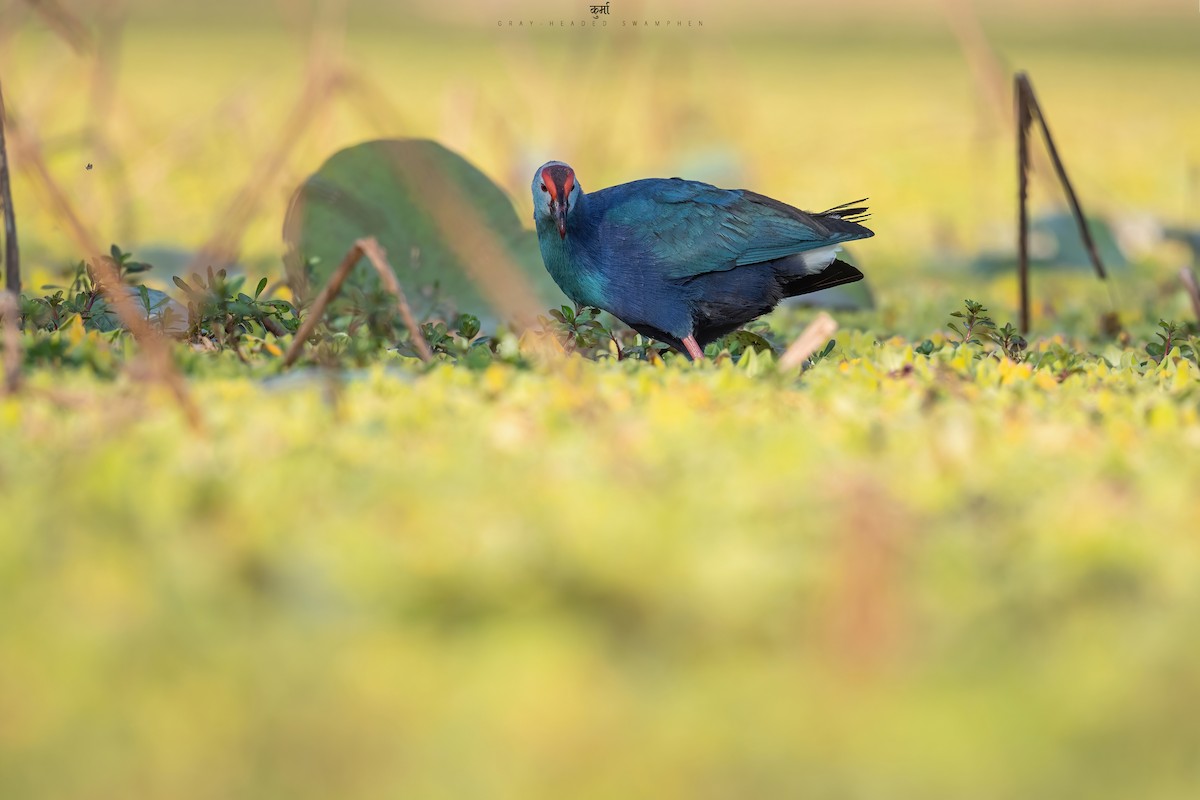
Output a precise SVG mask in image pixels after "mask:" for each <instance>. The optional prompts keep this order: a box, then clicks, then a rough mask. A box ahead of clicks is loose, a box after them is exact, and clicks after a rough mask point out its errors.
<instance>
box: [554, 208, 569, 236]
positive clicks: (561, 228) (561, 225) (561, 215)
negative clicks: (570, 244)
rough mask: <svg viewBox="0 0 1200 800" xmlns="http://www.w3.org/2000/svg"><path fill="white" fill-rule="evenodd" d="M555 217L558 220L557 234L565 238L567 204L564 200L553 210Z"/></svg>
mask: <svg viewBox="0 0 1200 800" xmlns="http://www.w3.org/2000/svg"><path fill="white" fill-rule="evenodd" d="M555 218H556V219H557V220H558V235H559V237H560V238H562V239H565V238H567V204H566V201H564V202H561V203H559V204H558V208H557V210H556V211H555Z"/></svg>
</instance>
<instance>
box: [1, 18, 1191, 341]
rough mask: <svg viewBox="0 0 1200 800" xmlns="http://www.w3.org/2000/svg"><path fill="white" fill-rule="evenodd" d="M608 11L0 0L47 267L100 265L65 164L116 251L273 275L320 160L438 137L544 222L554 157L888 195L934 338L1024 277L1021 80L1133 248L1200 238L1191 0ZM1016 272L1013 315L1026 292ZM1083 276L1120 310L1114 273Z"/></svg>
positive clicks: (10, 88) (792, 187) (583, 174)
mask: <svg viewBox="0 0 1200 800" xmlns="http://www.w3.org/2000/svg"><path fill="white" fill-rule="evenodd" d="M589 10H590V9H589V7H585V5H584V4H579V5H577V6H576V5H570V6H568V5H564V4H563V3H562V2H558V1H557V0H556V1H555V2H553V3H551V2H518V1H517V0H513V1H512V2H508V1H506V0H491V1H490V2H485V3H477V2H472V3H465V2H413V1H412V0H408V1H407V2H400V3H397V2H383V1H380V2H374V1H372V0H331V1H330V2H303V0H274V2H264V3H258V4H246V3H233V2H223V1H221V0H218V1H217V2H205V3H200V2H175V3H170V4H164V3H156V2H149V1H146V2H138V1H137V0H104V1H101V0H92V1H91V2H80V1H79V0H76V1H75V2H72V1H71V0H39V1H38V2H14V0H5V2H4V3H3V4H0V70H2V74H3V79H4V91H5V96H6V101H7V104H8V112H9V115H10V117H11V120H10V123H11V124H13V125H14V126H15V127H16V128H17V130H18V131H19V133H18V135H17V136H16V137H15V139H16V141H15V143H14V145H13V146H12V149H13V150H14V153H13V161H14V162H15V166H16V168H17V183H16V203H17V205H18V208H19V210H20V216H21V230H22V234H23V244H24V247H25V252H26V259H27V260H26V264H27V267H26V271H27V272H28V271H29V270H31V269H32V270H48V271H53V270H56V269H62V267H63V266H64V265H65V264H67V263H70V262H72V261H73V260H75V259H77V258H78V257H79V255H80V254H79V247H78V245H77V244H76V243H75V242H74V241H72V239H71V237H70V236H64V235H63V234H64V230H63V228H62V221H61V219H60V218H59V214H58V209H57V207H56V205H55V201H54V198H53V197H52V196H49V195H48V193H47V190H46V188H45V183H44V181H43V179H42V178H43V177H47V176H49V177H52V178H53V180H54V181H56V182H58V183H59V184H60V185H61V189H62V192H63V193H64V194H65V195H66V196H67V197H68V198H69V200H70V202H71V203H72V204H73V205H74V206H75V208H76V211H77V212H78V216H79V217H80V218H81V219H84V220H86V221H87V225H88V227H89V228H90V233H91V234H93V235H94V236H95V237H96V238H97V240H98V241H100V242H101V243H103V244H107V243H108V242H117V243H119V244H120V245H121V246H122V247H124V248H125V249H126V250H127V251H129V250H132V251H133V252H135V253H137V254H139V255H141V256H143V257H147V258H148V259H149V260H154V259H155V258H156V257H157V259H158V260H160V261H164V260H165V261H167V262H169V261H171V259H172V258H174V259H175V260H177V261H181V262H184V261H188V260H190V256H192V255H194V254H195V253H196V252H198V251H204V252H206V253H210V254H211V253H216V254H219V255H220V256H222V257H227V258H228V259H229V260H237V261H239V262H240V263H241V264H243V265H244V266H245V268H246V269H247V270H248V271H249V272H251V273H252V274H275V273H277V272H278V271H279V265H280V258H281V255H282V251H283V245H282V243H281V238H280V229H281V225H282V220H283V216H284V212H285V210H286V208H287V201H288V198H289V196H290V195H291V193H292V191H293V190H294V189H295V187H296V186H297V185H299V184H300V183H301V182H302V181H303V180H304V178H305V177H306V176H307V175H309V174H310V173H312V172H313V171H315V170H316V169H317V168H318V167H319V166H320V165H321V163H322V162H323V161H324V160H325V159H326V158H328V157H329V156H330V155H331V154H333V153H334V152H335V151H337V150H339V149H340V148H342V147H345V146H348V145H352V144H355V143H358V142H361V141H363V140H367V139H372V138H392V137H429V138H433V139H436V140H437V141H439V142H440V143H442V144H443V145H445V146H447V147H449V148H450V149H451V150H454V151H456V152H457V153H459V154H461V155H462V156H463V157H465V158H466V159H467V160H468V161H470V162H472V163H473V164H475V165H477V166H478V167H479V168H480V169H482V170H483V171H484V172H485V173H486V174H487V175H488V176H489V177H490V178H492V179H493V180H494V181H496V182H497V183H498V184H499V185H500V186H501V187H502V188H503V189H504V190H505V191H506V192H508V194H509V195H510V196H511V198H512V200H513V202H514V203H515V205H516V207H517V210H518V213H519V215H520V217H521V219H522V220H528V216H529V213H530V208H531V206H530V200H529V197H528V196H527V195H528V181H529V175H530V174H532V169H533V168H534V167H535V166H537V165H538V164H541V163H542V162H544V161H546V160H548V159H550V158H558V159H562V160H565V161H568V162H570V163H571V164H572V165H573V166H575V168H576V170H577V172H578V174H579V176H580V180H581V182H582V183H583V185H584V187H585V188H587V189H597V188H601V187H604V186H608V185H611V184H614V183H619V182H624V181H627V180H633V179H636V178H640V177H648V176H672V175H679V176H683V177H688V178H694V179H700V180H706V181H710V182H714V183H717V184H721V185H726V186H744V187H749V188H753V189H755V190H757V191H760V192H763V193H766V194H768V195H772V196H775V197H779V198H781V199H784V200H786V201H788V202H791V203H793V204H795V205H798V206H800V207H802V208H808V209H812V210H820V209H823V208H827V207H830V206H833V205H836V204H838V203H841V202H844V201H847V200H853V199H856V198H859V197H864V196H866V197H869V198H870V205H871V208H872V211H873V213H874V218H873V222H872V225H873V227H874V228H875V230H876V231H877V233H878V236H877V237H876V239H874V240H872V241H871V242H870V243H868V244H865V245H862V246H861V247H860V248H859V250H860V253H859V254H857V255H858V256H859V258H860V260H862V261H863V262H864V263H865V264H866V266H867V268H868V274H869V276H870V278H871V280H872V281H873V287H874V288H876V289H877V290H881V292H882V294H881V297H882V302H883V305H884V307H885V310H887V309H888V308H889V307H890V308H891V309H892V312H893V313H892V314H891V316H890V317H889V319H890V321H891V322H892V323H893V324H895V325H897V326H899V327H900V328H901V329H906V327H916V328H919V327H920V326H921V325H924V324H926V323H927V320H925V319H924V318H923V317H922V316H920V307H919V304H916V305H914V304H913V303H912V302H911V301H912V294H913V293H914V291H915V290H917V289H918V288H920V287H922V286H924V287H926V289H927V290H928V293H933V294H934V295H937V294H939V292H940V291H942V290H945V292H947V293H948V295H949V296H961V295H962V294H963V293H964V292H968V290H970V288H971V287H972V286H976V285H978V276H976V275H972V274H970V270H969V269H967V267H968V266H969V265H972V264H974V265H975V266H976V267H979V266H980V264H982V265H983V266H984V267H986V266H987V264H988V263H992V264H993V265H994V264H995V263H999V264H1002V265H1005V264H1011V258H1012V256H1011V253H1012V250H1013V247H1014V245H1013V240H1014V234H1013V227H1014V218H1015V183H1016V179H1015V172H1016V170H1015V164H1014V149H1015V145H1014V138H1013V137H1014V134H1013V125H1012V116H1013V113H1012V101H1011V76H1012V72H1013V71H1014V70H1015V69H1025V70H1028V71H1029V72H1030V74H1031V76H1032V77H1033V80H1034V84H1035V86H1036V88H1037V90H1038V92H1039V95H1040V97H1041V101H1042V105H1043V107H1044V109H1045V111H1046V115H1047V117H1048V119H1049V121H1050V123H1051V125H1052V129H1053V130H1054V132H1055V134H1056V136H1057V138H1058V140H1059V143H1060V145H1061V148H1062V151H1063V156H1064V160H1065V162H1066V166H1067V168H1068V170H1069V171H1070V172H1071V173H1072V175H1073V177H1074V181H1075V184H1076V188H1077V190H1078V192H1079V195H1080V197H1081V199H1082V200H1083V202H1084V204H1085V209H1086V210H1087V212H1088V213H1089V215H1092V216H1094V217H1097V218H1101V219H1103V220H1104V221H1105V224H1106V225H1110V226H1111V231H1108V230H1106V231H1105V235H1106V236H1107V235H1108V234H1109V233H1111V236H1112V238H1113V239H1115V240H1116V245H1117V246H1118V247H1119V252H1120V258H1122V259H1129V260H1133V261H1138V260H1142V261H1145V260H1146V259H1147V258H1151V259H1152V263H1153V264H1158V265H1161V266H1162V267H1163V273H1162V274H1164V275H1170V274H1173V269H1177V268H1178V266H1179V265H1180V264H1183V263H1187V261H1188V260H1189V259H1190V258H1191V255H1190V253H1189V251H1188V250H1187V249H1186V248H1185V247H1182V246H1179V247H1177V248H1176V249H1171V247H1172V245H1170V243H1168V244H1167V245H1166V247H1167V249H1166V250H1165V251H1164V250H1159V249H1157V248H1158V246H1159V245H1160V244H1161V243H1162V242H1163V241H1164V237H1163V232H1164V230H1167V229H1171V228H1176V227H1182V228H1184V229H1188V228H1190V227H1195V226H1198V225H1200V220H1198V219H1197V215H1198V213H1200V212H1198V210H1197V202H1198V200H1197V198H1198V197H1200V138H1198V137H1196V135H1195V132H1196V131H1197V130H1200V106H1198V105H1197V104H1195V103H1191V102H1189V101H1188V100H1187V99H1186V98H1190V97H1191V96H1192V95H1193V94H1194V93H1195V91H1196V90H1197V87H1198V85H1200V60H1198V59H1197V58H1196V56H1195V53H1196V47H1197V41H1198V39H1197V37H1198V36H1200V12H1198V11H1197V9H1196V8H1194V7H1192V6H1191V5H1189V4H1187V3H1183V2H1174V1H1173V0H1149V1H1148V2H1144V3H1138V4H1137V5H1136V6H1132V5H1129V4H1127V3H1120V2H1116V1H1115V0H1112V1H1107V2H1075V0H1068V1H1067V2H1062V3H1055V4H1053V6H1051V7H1042V6H1040V5H1039V4H1037V3H1034V2H1016V3H1013V2H990V1H984V2H968V0H938V1H934V0H923V1H909V2H899V3H893V2H889V3H884V2H858V3H843V4H824V3H791V4H775V3H770V2H766V1H765V0H763V1H761V2H760V1H758V0H749V1H748V2H742V3H737V4H727V3H715V2H707V1H706V0H695V2H658V3H651V2H642V1H641V0H620V2H617V3H615V4H610V6H609V14H608V15H607V16H598V17H597V18H596V19H593V15H592V14H590V13H588V12H589ZM530 23H532V25H530ZM605 23H607V24H606V25H605ZM635 23H637V24H638V25H637V27H634V26H635ZM1035 149H1040V142H1037V143H1036V147H1035ZM1039 158H1040V159H1041V161H1040V162H1038V163H1035V171H1036V172H1038V173H1040V174H1039V175H1037V176H1035V178H1034V183H1033V188H1032V197H1033V203H1034V209H1035V211H1041V212H1043V213H1047V214H1054V213H1056V209H1062V208H1064V207H1063V206H1062V201H1061V197H1062V195H1061V190H1060V189H1059V187H1058V186H1057V184H1055V183H1054V182H1053V180H1052V179H1051V178H1050V176H1049V171H1048V170H1046V169H1044V167H1045V165H1046V164H1047V162H1046V161H1045V159H1044V157H1042V156H1040V154H1039ZM39 161H40V162H42V163H41V164H37V162H39ZM35 164H36V166H35ZM43 165H44V168H45V169H44V174H43V175H42V176H40V177H39V175H38V170H39V169H41V168H42V166H43ZM88 165H91V168H88ZM1038 167H1043V168H1042V169H1038ZM527 224H528V223H527ZM1168 238H1169V237H1168ZM989 258H990V259H991V261H990V262H989ZM1168 267H1170V269H1168ZM36 274H40V273H36ZM1005 274H1007V270H1005ZM1151 274H1153V271H1151ZM157 277H158V278H159V279H161V280H163V281H164V284H166V283H167V280H166V279H167V275H166V274H165V273H162V274H159V275H158V276H157ZM1118 281H1120V274H1119V273H1118ZM32 283H33V284H34V285H36V284H37V279H36V278H35V279H34V280H33V281H32ZM1010 289H1011V286H1010V285H1009V284H1008V283H1006V284H1004V285H1003V287H1001V289H999V290H998V291H997V295H998V296H997V297H995V298H992V300H993V302H994V303H998V302H1012V301H1014V300H1015V297H1014V292H1013V291H1011V290H1010ZM1073 291H1075V290H1072V292H1073ZM1077 291H1079V292H1082V293H1083V294H1085V295H1086V294H1088V293H1095V298H1094V299H1098V300H1099V301H1101V302H1107V296H1106V295H1105V294H1104V291H1103V290H1102V289H1100V288H1099V287H1098V286H1096V284H1095V283H1094V282H1083V283H1080V284H1079V286H1078V287H1077ZM1072 292H1068V293H1072ZM976 293H979V292H978V290H976ZM1181 302H1182V301H1181ZM1181 308H1182V307H1181ZM906 322H909V323H911V324H910V325H908V326H906V325H905V323H906ZM911 333H912V334H913V335H917V334H918V333H920V331H918V330H913V331H911Z"/></svg>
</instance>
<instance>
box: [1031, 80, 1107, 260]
mask: <svg viewBox="0 0 1200 800" xmlns="http://www.w3.org/2000/svg"><path fill="white" fill-rule="evenodd" d="M1017 82H1018V83H1020V84H1021V85H1022V86H1023V88H1024V91H1025V96H1026V102H1027V103H1028V105H1029V111H1030V113H1031V114H1032V115H1034V116H1036V117H1037V120H1038V123H1039V125H1040V127H1041V129H1042V139H1043V140H1045V142H1046V150H1047V151H1049V153H1050V160H1051V161H1052V162H1053V163H1054V171H1055V172H1056V173H1058V180H1059V183H1061V184H1062V187H1063V191H1064V192H1065V193H1066V195H1067V202H1068V203H1070V205H1071V213H1072V214H1074V215H1075V224H1076V225H1078V226H1079V236H1080V238H1082V239H1083V244H1084V246H1085V247H1086V248H1087V251H1088V255H1089V256H1090V257H1091V259H1092V266H1094V267H1095V268H1096V275H1097V276H1098V277H1099V278H1100V279H1101V280H1104V279H1106V278H1107V277H1108V274H1107V273H1106V272H1105V271H1104V264H1103V263H1101V261H1100V253H1099V252H1097V250H1096V242H1095V241H1094V240H1093V239H1092V231H1091V229H1090V228H1088V224H1087V220H1086V219H1084V216H1083V209H1082V208H1080V206H1079V198H1078V197H1076V196H1075V187H1073V186H1072V185H1071V179H1070V178H1068V177H1067V168H1066V167H1064V166H1063V163H1062V159H1061V158H1060V157H1059V155H1058V147H1057V146H1055V144H1054V137H1053V136H1051V135H1050V126H1049V124H1048V123H1047V122H1046V115H1045V114H1044V113H1043V112H1042V106H1041V104H1040V103H1039V102H1038V99H1037V94H1036V93H1035V92H1034V91H1033V84H1032V83H1030V81H1029V76H1028V75H1027V74H1026V73H1024V72H1018V73H1017Z"/></svg>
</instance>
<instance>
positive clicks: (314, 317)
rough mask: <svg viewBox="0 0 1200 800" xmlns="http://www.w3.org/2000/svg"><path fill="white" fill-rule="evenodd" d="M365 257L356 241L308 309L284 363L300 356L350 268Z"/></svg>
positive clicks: (348, 273)
mask: <svg viewBox="0 0 1200 800" xmlns="http://www.w3.org/2000/svg"><path fill="white" fill-rule="evenodd" d="M362 257H363V249H362V245H361V243H359V242H355V243H354V246H353V247H351V248H350V249H349V250H348V251H347V252H346V256H345V258H343V259H342V263H341V264H339V265H338V268H337V269H336V270H334V273H333V275H332V276H330V278H329V282H328V283H326V284H325V287H324V288H323V289H321V292H320V293H319V294H318V295H317V297H316V299H315V300H313V304H312V307H311V308H309V310H308V316H306V317H305V318H304V322H302V323H301V324H300V329H299V330H297V331H296V336H295V338H294V339H292V343H291V345H289V346H288V349H287V353H286V354H285V355H284V357H283V365H284V366H285V367H290V366H291V365H292V364H294V363H296V359H297V358H298V357H299V356H300V351H301V350H303V349H304V343H305V342H306V341H308V337H309V336H312V332H313V329H314V328H316V327H317V323H318V322H320V321H321V316H322V315H323V314H324V313H325V307H326V306H327V305H329V302H330V301H331V300H333V298H335V297H337V296H338V292H340V291H341V290H342V284H343V283H345V282H346V278H347V276H349V275H350V270H352V269H354V265H355V264H357V263H358V262H359V259H361V258H362Z"/></svg>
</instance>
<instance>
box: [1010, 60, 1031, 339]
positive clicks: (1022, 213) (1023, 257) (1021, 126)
mask: <svg viewBox="0 0 1200 800" xmlns="http://www.w3.org/2000/svg"><path fill="white" fill-rule="evenodd" d="M1026 85H1027V83H1026V82H1025V81H1023V80H1022V75H1020V74H1018V75H1017V79H1016V82H1015V84H1014V86H1015V98H1016V104H1017V282H1018V283H1019V285H1020V299H1019V303H1020V307H1021V334H1022V335H1024V336H1028V335H1029V125H1030V123H1031V122H1032V116H1031V115H1030V113H1029V101H1028V95H1027V94H1026V92H1025V86H1026Z"/></svg>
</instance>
